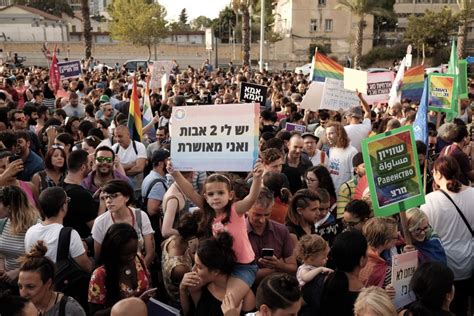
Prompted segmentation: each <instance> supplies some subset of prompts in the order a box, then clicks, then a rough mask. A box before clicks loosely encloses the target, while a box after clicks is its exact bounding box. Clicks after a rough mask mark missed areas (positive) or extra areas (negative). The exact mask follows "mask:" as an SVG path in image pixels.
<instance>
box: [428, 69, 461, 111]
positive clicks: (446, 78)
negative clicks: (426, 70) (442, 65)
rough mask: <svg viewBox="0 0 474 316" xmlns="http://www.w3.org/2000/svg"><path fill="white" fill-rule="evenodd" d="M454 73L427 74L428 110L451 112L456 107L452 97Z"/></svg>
mask: <svg viewBox="0 0 474 316" xmlns="http://www.w3.org/2000/svg"><path fill="white" fill-rule="evenodd" d="M455 76H456V75H448V74H430V75H429V76H428V86H429V96H428V97H429V104H430V106H429V108H428V109H429V110H430V111H437V112H452V111H453V110H454V107H457V106H458V105H457V103H456V100H455V99H454V95H455V93H454V81H455V80H454V79H455Z"/></svg>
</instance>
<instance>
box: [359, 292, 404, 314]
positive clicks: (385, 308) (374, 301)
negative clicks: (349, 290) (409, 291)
mask: <svg viewBox="0 0 474 316" xmlns="http://www.w3.org/2000/svg"><path fill="white" fill-rule="evenodd" d="M354 315H355V316H364V315H371V316H396V315H397V310H396V309H395V306H394V305H393V303H392V301H391V300H390V297H389V296H388V295H387V293H386V292H385V291H384V290H383V289H381V288H379V287H376V286H371V287H367V288H364V289H362V290H361V291H360V293H359V296H358V297H357V300H356V302H355V304H354Z"/></svg>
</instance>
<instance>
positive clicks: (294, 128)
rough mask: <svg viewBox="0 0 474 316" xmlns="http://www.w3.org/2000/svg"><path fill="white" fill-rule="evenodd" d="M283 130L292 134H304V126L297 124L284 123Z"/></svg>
mask: <svg viewBox="0 0 474 316" xmlns="http://www.w3.org/2000/svg"><path fill="white" fill-rule="evenodd" d="M285 129H286V130H287V131H288V132H293V131H296V132H298V133H304V132H306V126H305V125H299V124H294V123H286V124H285Z"/></svg>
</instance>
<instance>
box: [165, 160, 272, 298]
mask: <svg viewBox="0 0 474 316" xmlns="http://www.w3.org/2000/svg"><path fill="white" fill-rule="evenodd" d="M168 172H169V173H170V174H171V175H172V176H173V178H174V179H175V180H176V183H177V184H178V186H179V187H180V188H181V189H182V190H183V193H184V194H185V195H186V196H187V197H188V198H189V199H190V200H191V201H192V202H193V203H194V204H195V205H196V206H198V207H199V208H200V209H202V210H203V211H204V216H203V219H202V224H203V225H204V226H205V228H208V229H211V230H212V233H213V235H216V234H217V233H218V232H221V231H227V232H228V233H229V234H230V235H231V236H232V237H233V240H234V241H233V247H232V248H233V250H234V252H235V255H236V259H237V265H236V267H235V268H234V270H233V271H232V274H231V276H230V278H229V281H228V283H227V290H226V292H227V293H232V297H233V298H234V303H235V306H238V305H239V304H240V302H241V301H242V300H243V298H244V297H245V295H246V294H247V292H248V291H249V290H250V287H251V286H252V284H253V282H254V281H255V275H256V273H257V264H256V263H255V254H254V252H253V250H252V245H251V244H250V241H249V239H248V235H247V226H246V223H245V217H244V214H245V213H246V212H247V211H248V210H249V209H250V208H251V207H252V205H253V204H254V203H255V201H256V200H257V197H258V195H259V193H260V188H261V186H262V174H263V165H262V163H261V162H260V161H257V163H256V164H255V167H254V170H253V182H252V187H251V188H250V192H249V194H248V195H247V196H246V197H245V198H244V199H242V200H240V201H237V202H233V199H234V191H233V190H232V182H231V181H230V179H229V178H227V177H226V176H224V175H222V174H213V175H211V176H209V177H208V178H207V179H206V182H205V183H204V196H201V195H200V194H198V193H196V192H195V191H194V190H193V186H192V184H191V183H189V182H188V181H187V180H186V179H185V178H184V177H183V175H182V174H181V173H180V172H179V171H175V170H174V169H173V166H172V164H171V162H169V163H168Z"/></svg>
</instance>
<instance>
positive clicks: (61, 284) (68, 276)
mask: <svg viewBox="0 0 474 316" xmlns="http://www.w3.org/2000/svg"><path fill="white" fill-rule="evenodd" d="M72 230H73V229H72V228H71V227H63V228H61V232H60V233H59V240H58V251H57V254H56V277H55V281H54V288H55V290H56V291H58V292H61V293H64V295H67V296H71V297H73V298H75V299H76V301H78V302H79V303H80V304H81V306H82V307H83V308H88V303H87V293H88V290H89V281H90V278H91V275H90V274H89V273H87V272H86V271H84V270H82V269H81V267H80V266H79V265H78V264H77V263H76V261H75V260H74V259H73V258H71V256H70V255H69V245H70V242H71V232H72ZM86 310H87V309H86Z"/></svg>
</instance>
